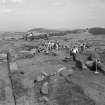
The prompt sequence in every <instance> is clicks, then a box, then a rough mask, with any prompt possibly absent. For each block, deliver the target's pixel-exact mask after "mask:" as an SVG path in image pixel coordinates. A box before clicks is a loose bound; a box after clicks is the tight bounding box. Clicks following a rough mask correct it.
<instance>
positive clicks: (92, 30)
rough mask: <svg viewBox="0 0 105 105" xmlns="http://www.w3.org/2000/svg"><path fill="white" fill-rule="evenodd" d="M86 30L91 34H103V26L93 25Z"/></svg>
mask: <svg viewBox="0 0 105 105" xmlns="http://www.w3.org/2000/svg"><path fill="white" fill-rule="evenodd" d="M88 32H89V33H91V34H93V35H100V34H105V28H101V27H93V28H89V30H88Z"/></svg>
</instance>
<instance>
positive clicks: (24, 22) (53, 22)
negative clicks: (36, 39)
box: [0, 0, 105, 31]
mask: <svg viewBox="0 0 105 105" xmlns="http://www.w3.org/2000/svg"><path fill="white" fill-rule="evenodd" d="M99 26H100V27H104V26H105V0H0V31H20V30H21V31H22V30H23V31H25V30H28V29H31V28H38V27H40V28H50V29H51V28H53V29H75V28H87V27H99Z"/></svg>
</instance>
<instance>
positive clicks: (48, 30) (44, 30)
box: [28, 28, 62, 33]
mask: <svg viewBox="0 0 105 105" xmlns="http://www.w3.org/2000/svg"><path fill="white" fill-rule="evenodd" d="M28 32H39V33H43V32H44V33H50V32H62V31H61V30H55V29H45V28H34V29H31V30H28Z"/></svg>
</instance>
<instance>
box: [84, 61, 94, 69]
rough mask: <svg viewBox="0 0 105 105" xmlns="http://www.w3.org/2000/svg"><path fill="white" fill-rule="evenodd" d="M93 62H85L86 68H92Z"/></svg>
mask: <svg viewBox="0 0 105 105" xmlns="http://www.w3.org/2000/svg"><path fill="white" fill-rule="evenodd" d="M93 64H94V61H86V66H87V67H89V68H91V67H93Z"/></svg>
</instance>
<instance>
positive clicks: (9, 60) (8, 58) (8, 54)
mask: <svg viewBox="0 0 105 105" xmlns="http://www.w3.org/2000/svg"><path fill="white" fill-rule="evenodd" d="M10 62H11V55H10V53H9V52H7V67H8V76H9V79H10V82H11V88H12V96H13V99H14V105H17V104H16V97H15V94H14V91H13V90H14V87H13V80H12V77H11V70H10Z"/></svg>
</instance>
